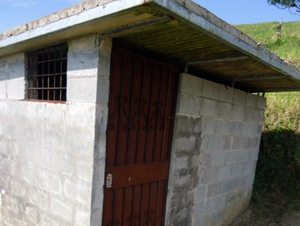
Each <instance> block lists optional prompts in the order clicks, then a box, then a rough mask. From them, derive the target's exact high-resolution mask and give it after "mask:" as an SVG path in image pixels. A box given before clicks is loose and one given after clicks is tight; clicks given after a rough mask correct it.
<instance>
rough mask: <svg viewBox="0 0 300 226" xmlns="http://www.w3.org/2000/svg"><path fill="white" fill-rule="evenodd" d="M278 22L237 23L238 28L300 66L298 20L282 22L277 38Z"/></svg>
mask: <svg viewBox="0 0 300 226" xmlns="http://www.w3.org/2000/svg"><path fill="white" fill-rule="evenodd" d="M277 25H278V23H276V22H273V23H262V24H253V25H238V26H236V27H237V28H238V29H240V30H241V31H243V32H244V33H246V34H247V35H248V36H250V37H251V38H253V39H254V40H256V41H257V42H259V43H261V44H263V45H265V46H266V47H267V48H269V49H270V50H271V51H273V52H274V53H276V54H277V55H278V56H280V57H281V58H283V59H285V60H286V61H287V62H289V63H292V64H294V65H296V66H297V67H300V22H290V23H283V25H282V31H281V39H279V40H277V34H276V26H277Z"/></svg>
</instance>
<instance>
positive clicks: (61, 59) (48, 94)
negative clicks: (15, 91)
mask: <svg viewBox="0 0 300 226" xmlns="http://www.w3.org/2000/svg"><path fill="white" fill-rule="evenodd" d="M67 63H68V44H67V43H60V44H56V45H52V46H47V47H44V48H40V49H36V50H33V51H30V52H27V53H26V95H25V98H26V100H27V101H34V102H51V103H66V102H67V71H68V66H67Z"/></svg>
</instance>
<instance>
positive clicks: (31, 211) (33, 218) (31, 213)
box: [24, 206, 38, 225]
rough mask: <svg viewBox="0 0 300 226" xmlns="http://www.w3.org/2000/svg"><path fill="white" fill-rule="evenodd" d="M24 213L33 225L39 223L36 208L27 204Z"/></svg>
mask: <svg viewBox="0 0 300 226" xmlns="http://www.w3.org/2000/svg"><path fill="white" fill-rule="evenodd" d="M24 215H25V218H26V220H28V221H29V222H30V223H32V224H33V225H37V224H38V212H37V210H36V209H35V208H31V207H29V206H27V207H26V208H25V214H24Z"/></svg>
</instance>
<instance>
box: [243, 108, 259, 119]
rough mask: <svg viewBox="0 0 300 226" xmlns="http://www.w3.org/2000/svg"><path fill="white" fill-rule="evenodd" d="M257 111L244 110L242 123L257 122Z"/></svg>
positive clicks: (251, 109)
mask: <svg viewBox="0 0 300 226" xmlns="http://www.w3.org/2000/svg"><path fill="white" fill-rule="evenodd" d="M259 117H260V116H259V111H257V110H255V109H253V108H249V107H247V108H245V112H244V121H246V122H258V121H259Z"/></svg>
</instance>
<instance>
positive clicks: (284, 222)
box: [232, 209, 300, 226]
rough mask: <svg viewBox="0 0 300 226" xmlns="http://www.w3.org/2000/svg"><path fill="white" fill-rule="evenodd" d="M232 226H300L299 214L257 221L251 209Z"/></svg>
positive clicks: (294, 213)
mask: <svg viewBox="0 0 300 226" xmlns="http://www.w3.org/2000/svg"><path fill="white" fill-rule="evenodd" d="M232 226H300V212H292V213H286V214H284V215H283V216H282V217H280V218H265V219H260V220H257V219H255V216H254V214H253V211H252V210H251V209H247V210H246V211H245V212H244V213H243V214H242V215H241V216H240V217H239V218H237V219H236V220H235V222H234V223H233V224H232Z"/></svg>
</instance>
